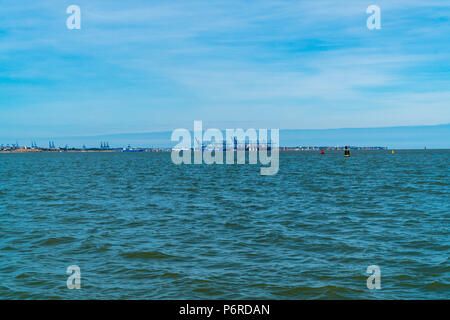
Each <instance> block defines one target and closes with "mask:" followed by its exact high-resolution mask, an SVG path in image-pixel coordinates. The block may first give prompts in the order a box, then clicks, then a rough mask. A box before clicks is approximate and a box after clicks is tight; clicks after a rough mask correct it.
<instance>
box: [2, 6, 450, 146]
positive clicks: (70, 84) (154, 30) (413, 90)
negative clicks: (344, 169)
mask: <svg viewBox="0 0 450 320" xmlns="http://www.w3.org/2000/svg"><path fill="white" fill-rule="evenodd" d="M71 4H76V5H79V6H80V8H81V15H82V17H81V19H82V22H81V30H68V29H67V28H66V19H67V17H68V14H66V8H67V7H68V6H69V5H71ZM371 4H376V5H378V6H380V8H381V26H382V28H381V30H368V29H367V27H366V19H367V17H368V16H369V15H368V14H366V8H367V7H368V6H369V5H371ZM449 20H450V6H449V5H448V1H425V0H421V1H418V0H409V1H378V0H371V1H349V0H346V1H336V0H335V1H287V0H286V1H279V0H271V1H265V0H261V1H234V0H227V1H214V0H209V1H148V0H147V1H144V0H128V1H107V2H106V1H98V0H89V1H87V0H71V1H61V0H59V1H57V0H40V1H25V0H14V1H13V0H8V1H4V0H3V1H0V138H4V139H6V138H7V139H21V138H27V139H28V138H29V137H36V138H39V137H67V136H80V135H81V136H82V135H101V134H115V133H131V132H151V131H166V130H172V129H174V128H178V127H184V128H188V129H192V125H193V121H194V120H203V123H204V127H217V128H236V127H244V128H248V127H253V128H266V127H267V128H280V129H329V128H360V127H383V126H409V125H435V124H444V123H450V107H449V106H450V41H449V40H450V21H449Z"/></svg>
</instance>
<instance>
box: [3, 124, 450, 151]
mask: <svg viewBox="0 0 450 320" xmlns="http://www.w3.org/2000/svg"><path fill="white" fill-rule="evenodd" d="M170 136H171V132H169V131H167V132H147V133H127V134H111V135H101V136H89V137H62V138H57V137H53V138H52V137H49V138H41V139H33V138H32V137H30V138H29V139H21V140H19V141H18V142H19V144H20V145H29V144H30V143H31V140H34V141H36V142H37V144H38V145H39V146H47V145H48V141H49V140H52V141H54V142H55V145H57V146H64V145H65V144H68V145H69V146H75V147H81V146H82V145H86V146H87V147H93V146H99V145H100V142H101V141H107V142H109V145H110V146H111V147H123V146H127V145H128V144H130V145H131V146H141V147H171V146H173V145H175V143H173V142H171V141H170ZM15 142H16V141H15V140H14V141H11V140H10V139H9V140H2V139H1V138H0V144H1V143H4V144H6V143H10V144H11V143H15ZM280 145H281V146H343V145H354V146H382V147H389V148H402V149H408V148H411V149H415V148H418V149H422V148H424V147H425V146H426V147H427V148H450V124H444V125H436V126H410V127H384V128H357V129H325V130H324V129H317V130H316V129H314V130H310V129H308V130H302V129H293V130H281V131H280Z"/></svg>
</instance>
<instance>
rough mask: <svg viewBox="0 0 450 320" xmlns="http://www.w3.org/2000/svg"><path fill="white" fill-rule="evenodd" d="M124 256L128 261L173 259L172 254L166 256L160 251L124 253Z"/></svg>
mask: <svg viewBox="0 0 450 320" xmlns="http://www.w3.org/2000/svg"><path fill="white" fill-rule="evenodd" d="M122 256H123V257H124V258H127V259H167V258H173V257H174V256H172V255H170V254H165V253H162V252H159V251H134V252H125V253H122Z"/></svg>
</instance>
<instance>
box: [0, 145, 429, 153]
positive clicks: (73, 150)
mask: <svg viewBox="0 0 450 320" xmlns="http://www.w3.org/2000/svg"><path fill="white" fill-rule="evenodd" d="M349 148H350V149H351V150H391V149H389V148H387V147H358V146H349ZM278 150H279V151H321V150H324V151H333V150H335V151H342V150H344V147H330V146H323V147H318V146H308V147H280V148H278ZM418 150H421V149H418ZM171 151H172V148H110V149H98V148H91V149H78V148H70V149H68V148H54V149H48V148H27V147H19V148H9V149H7V148H3V149H0V153H60V152H71V153H83V152H90V153H92V152H102V153H104V152H106V153H113V152H171ZM179 151H180V150H179ZM191 151H200V150H193V149H191ZM210 151H212V150H210ZM217 151H222V152H225V151H227V150H217ZM234 151H237V150H234ZM238 151H243V149H238ZM245 151H249V150H245Z"/></svg>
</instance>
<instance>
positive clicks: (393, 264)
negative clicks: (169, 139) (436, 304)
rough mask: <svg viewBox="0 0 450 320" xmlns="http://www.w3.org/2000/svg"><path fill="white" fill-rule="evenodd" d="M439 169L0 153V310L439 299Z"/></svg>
mask: <svg viewBox="0 0 450 320" xmlns="http://www.w3.org/2000/svg"><path fill="white" fill-rule="evenodd" d="M449 161H450V151H439V150H426V151H424V150H421V151H397V152H396V153H395V154H394V155H392V154H390V152H388V151H359V152H355V151H354V152H352V157H350V158H348V159H346V158H344V157H343V154H342V152H327V153H326V154H325V155H323V156H322V155H320V154H318V153H316V152H292V153H281V154H280V171H279V173H278V174H277V175H275V176H261V175H260V174H259V167H258V166H255V165H239V166H238V165H215V166H207V165H190V166H188V165H183V166H175V165H173V164H172V163H171V160H170V154H169V153H71V154H67V153H50V154H49V153H41V154H0V179H1V180H0V181H1V182H0V298H3V299H23V298H29V299H37V298H41V299H53V298H63V299H88V298H97V299H106V298H111V299H116V298H117V299H118V298H123V299H128V298H135V299H140V298H145V299H167V298H169V299H182V298H191V299H200V298H212V299H216V298H217V299H218V298H225V299H243V298H247V299H254V298H256V299H265V298H270V299H308V298H324V299H336V298H369V299H380V298H385V299H386V298H387V299H391V298H403V299H410V298H411V299H412V298H419V299H422V298H423V299H431V298H435V299H436V298H437V299H439V298H445V299H448V298H450V269H449V266H450V265H449V261H448V255H449V249H450V240H449V239H450V237H449V226H450V224H449V220H450V216H449V213H450V205H449V180H450V179H449ZM69 265H78V266H80V268H81V276H82V280H81V281H82V282H81V286H82V289H81V290H69V289H67V287H66V280H67V277H68V275H66V268H67V267H68V266H69ZM369 265H378V266H379V267H380V268H381V287H382V288H381V289H380V290H372V291H371V290H369V289H367V287H366V279H367V277H368V274H366V268H367V267H368V266H369Z"/></svg>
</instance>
